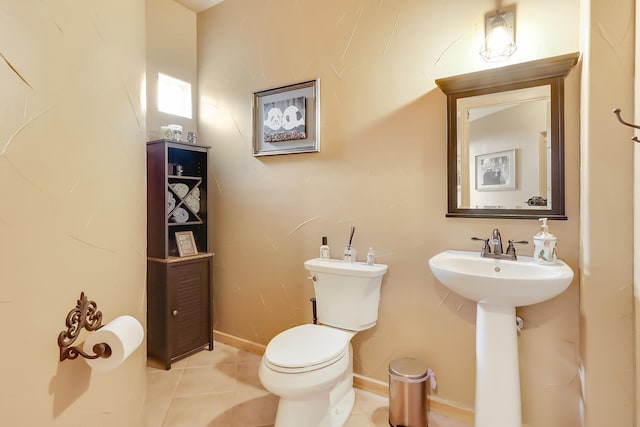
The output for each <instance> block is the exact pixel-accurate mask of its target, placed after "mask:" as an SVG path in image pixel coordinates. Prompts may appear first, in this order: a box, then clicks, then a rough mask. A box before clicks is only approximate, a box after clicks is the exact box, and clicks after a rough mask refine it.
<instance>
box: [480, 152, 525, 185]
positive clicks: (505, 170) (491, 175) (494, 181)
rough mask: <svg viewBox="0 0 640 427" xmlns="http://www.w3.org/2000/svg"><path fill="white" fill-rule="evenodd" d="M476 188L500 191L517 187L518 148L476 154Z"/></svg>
mask: <svg viewBox="0 0 640 427" xmlns="http://www.w3.org/2000/svg"><path fill="white" fill-rule="evenodd" d="M475 168H476V171H475V172H476V173H475V176H476V190H478V191H500V190H515V189H516V150H515V149H513V150H506V151H500V152H497V153H488V154H482V155H478V156H476V161H475Z"/></svg>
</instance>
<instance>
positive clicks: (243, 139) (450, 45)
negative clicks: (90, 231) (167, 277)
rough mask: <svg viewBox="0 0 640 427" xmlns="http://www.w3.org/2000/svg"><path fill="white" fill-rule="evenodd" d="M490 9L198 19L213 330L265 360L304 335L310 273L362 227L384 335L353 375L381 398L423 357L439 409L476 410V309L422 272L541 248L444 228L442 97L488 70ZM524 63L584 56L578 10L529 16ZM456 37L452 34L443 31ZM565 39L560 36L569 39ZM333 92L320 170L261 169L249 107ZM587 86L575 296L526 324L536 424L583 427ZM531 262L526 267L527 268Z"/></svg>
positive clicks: (567, 235)
mask: <svg viewBox="0 0 640 427" xmlns="http://www.w3.org/2000/svg"><path fill="white" fill-rule="evenodd" d="M494 7H495V3H494V2H492V1H481V2H469V1H462V0H454V1H449V2H442V1H422V0H406V1H377V2H367V1H359V0H327V1H323V2H315V1H293V0H273V1H270V2H255V1H248V0H234V1H225V2H223V3H221V4H219V5H217V6H215V7H214V8H212V9H209V10H207V11H205V12H203V13H201V14H199V15H198V75H199V88H200V116H199V119H200V122H199V126H200V130H201V132H202V140H203V143H206V144H210V145H212V147H213V149H212V151H211V164H212V171H211V173H212V176H211V178H212V184H213V185H212V186H211V187H212V188H214V189H215V192H214V194H213V195H212V197H211V200H212V202H211V203H212V205H213V206H212V210H213V215H212V218H213V230H212V235H211V241H212V251H213V252H215V253H216V256H215V260H214V263H215V267H214V287H215V301H214V304H215V309H216V314H215V316H216V320H215V322H216V323H215V325H216V329H218V330H220V331H223V332H226V333H229V334H232V335H236V336H238V337H241V338H245V339H248V340H251V341H254V342H259V343H263V344H266V343H267V342H268V341H269V340H270V339H271V338H272V337H273V336H274V335H275V334H277V333H278V332H280V331H282V330H284V329H286V328H288V327H290V326H292V325H295V324H300V323H305V322H309V321H310V318H311V307H310V304H309V302H308V299H309V297H311V296H312V295H313V290H312V286H311V284H310V282H309V281H308V280H307V273H306V272H305V270H304V267H303V262H304V260H305V259H308V258H312V257H315V256H317V254H318V247H319V245H320V238H321V236H323V235H326V236H328V238H329V245H330V246H331V248H332V255H333V256H334V257H337V256H338V254H339V252H340V250H341V248H342V247H343V245H344V244H345V242H346V240H347V239H348V231H349V227H350V226H351V225H354V226H356V228H357V230H356V236H355V246H356V247H357V249H358V251H359V254H360V258H362V256H364V255H365V254H366V250H367V248H368V247H369V246H372V247H373V248H374V249H375V250H376V253H377V254H378V262H381V263H385V264H388V265H389V272H388V274H387V275H386V277H385V279H384V282H383V286H382V300H381V305H380V316H379V321H378V325H377V326H376V327H375V328H373V329H371V330H368V331H365V332H362V333H360V334H358V335H357V336H356V337H355V338H354V340H353V344H354V350H355V370H356V372H357V373H359V374H362V375H365V376H368V377H372V378H375V379H378V380H381V381H386V379H387V367H388V363H389V361H390V360H392V359H393V358H396V357H400V356H414V357H418V358H419V359H421V360H423V361H424V362H425V363H426V364H427V365H428V366H429V367H431V368H432V369H433V370H434V371H435V372H436V374H437V375H438V380H439V381H438V390H437V392H436V393H435V394H434V396H436V398H439V399H444V400H447V401H450V402H452V403H454V404H457V405H461V406H465V407H473V396H474V375H475V361H474V359H475V356H474V352H475V313H476V310H475V305H474V303H473V302H471V301H468V300H465V299H463V298H461V297H459V296H457V295H455V294H452V293H449V292H448V291H447V289H446V288H444V287H443V286H442V285H441V284H439V283H438V282H437V281H436V280H435V278H434V277H433V275H432V274H431V273H430V271H429V268H428V265H427V261H428V259H429V258H430V257H431V256H433V255H434V254H436V253H438V252H440V251H442V250H445V249H468V250H479V246H478V245H477V244H476V242H472V241H470V237H471V236H488V235H489V233H490V232H491V229H492V228H493V227H494V226H498V227H500V229H501V231H502V235H503V237H504V238H512V239H531V236H532V235H533V234H534V233H535V232H536V231H537V229H538V222H537V221H534V220H494V219H447V218H445V216H444V214H445V209H446V144H445V141H446V134H445V123H446V116H445V107H446V99H445V96H444V95H443V94H442V93H441V92H440V90H439V89H437V88H436V86H435V84H434V79H436V78H439V77H444V76H450V75H455V74H461V73H466V72H470V71H475V70H478V69H481V68H482V67H486V64H484V63H483V62H482V60H481V59H480V57H479V56H478V54H477V52H478V49H479V46H480V44H481V41H482V31H483V16H484V14H485V13H486V12H488V11H490V10H491V9H492V8H494ZM517 12H518V23H517V26H518V40H519V42H518V43H519V45H520V49H519V50H518V52H517V53H516V54H515V55H514V57H513V58H512V59H511V60H510V61H509V63H513V62H521V61H527V60H533V59H539V58H543V57H547V56H555V55H560V54H564V53H569V52H575V51H578V49H579V42H578V39H579V28H578V26H579V20H578V18H577V16H578V12H579V4H578V1H577V0H576V1H566V2H561V3H560V4H558V3H557V2H552V1H540V2H535V3H532V2H522V3H521V4H518V5H517ZM443 23H446V25H443ZM559 31H562V32H563V34H565V35H566V36H564V37H557V34H558V32H559ZM315 78H320V80H321V84H320V86H321V103H322V106H321V122H322V124H321V134H322V136H321V141H322V142H321V152H320V153H314V154H296V155H287V156H275V157H274V156H272V157H260V158H254V157H252V155H251V152H252V130H251V129H252V125H251V102H252V96H251V94H252V92H254V91H257V90H262V89H267V88H272V87H277V86H281V85H285V84H291V83H296V82H301V81H305V80H309V79H315ZM579 80H580V71H579V68H576V69H575V70H574V71H572V73H571V74H570V75H569V77H568V79H567V94H566V95H567V98H566V111H567V115H566V121H565V123H566V145H567V147H566V168H567V171H566V191H567V197H566V200H567V214H568V216H569V220H568V221H562V222H558V221H554V222H552V223H551V229H552V231H553V232H554V233H555V234H556V235H557V236H558V238H559V242H560V248H559V250H560V255H561V257H562V258H563V259H565V260H566V261H567V262H568V263H569V264H570V265H571V266H572V267H573V268H574V270H575V271H576V280H574V284H573V285H572V286H571V287H570V288H569V290H568V291H567V292H565V293H564V294H563V295H561V296H559V297H558V298H555V299H554V300H552V301H549V302H546V303H543V304H538V305H535V306H532V307H526V308H523V309H520V310H519V315H520V316H521V317H523V318H524V320H525V322H526V329H525V330H524V331H523V332H522V334H521V336H520V339H519V345H520V350H521V357H520V361H521V377H522V394H523V402H524V403H523V414H524V421H525V422H527V423H530V424H531V425H536V426H545V427H577V426H579V425H580V416H579V399H580V385H579V378H578V365H579V358H580V355H579V350H580V348H579V342H578V338H579V333H578V329H579V328H578V324H579V297H578V282H579V280H578V278H579V275H578V274H577V273H578V265H577V264H578V254H579V234H578V233H579V229H578V226H579V199H578V197H579V176H578V174H579V132H578V123H579V116H578V110H579ZM532 250H533V249H532V245H529V246H528V247H525V248H522V249H521V250H520V252H521V253H522V254H525V255H531V253H532Z"/></svg>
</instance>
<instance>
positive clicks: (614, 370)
mask: <svg viewBox="0 0 640 427" xmlns="http://www.w3.org/2000/svg"><path fill="white" fill-rule="evenodd" d="M583 13H584V16H583V20H582V21H583V25H584V28H583V36H584V39H583V41H582V44H583V46H584V51H585V52H586V53H585V56H584V64H583V72H584V78H583V85H582V110H581V115H582V120H581V133H582V150H581V164H582V166H583V167H582V173H581V194H582V197H581V210H582V223H581V229H582V233H581V245H580V247H581V254H580V264H581V266H582V269H581V281H582V286H581V290H582V292H581V310H580V311H581V323H580V342H581V354H582V361H581V368H582V371H583V375H584V378H585V381H584V401H585V405H584V406H585V425H586V426H594V427H597V426H604V425H610V426H632V425H634V410H635V409H636V408H635V396H634V389H635V384H634V380H635V376H634V342H633V338H634V331H633V327H634V324H633V319H634V304H633V232H632V230H633V194H634V188H633V149H634V147H633V143H631V141H629V138H630V137H631V134H632V131H631V129H629V128H627V127H625V126H622V125H620V124H619V123H618V122H617V121H616V119H615V116H613V114H611V111H612V110H613V109H614V108H621V109H622V111H623V113H624V115H625V116H626V118H628V119H630V118H631V117H632V112H633V87H634V83H633V71H634V31H633V28H634V19H635V18H634V1H633V0H625V1H620V2H618V3H617V4H616V7H615V8H612V7H611V3H610V2H609V1H607V0H588V1H584V2H583ZM635 191H636V192H637V191H638V190H637V189H636V190H635Z"/></svg>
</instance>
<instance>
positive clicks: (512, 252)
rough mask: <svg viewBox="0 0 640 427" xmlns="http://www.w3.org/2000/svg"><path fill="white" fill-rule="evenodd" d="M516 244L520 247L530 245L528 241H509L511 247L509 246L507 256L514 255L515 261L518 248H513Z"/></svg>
mask: <svg viewBox="0 0 640 427" xmlns="http://www.w3.org/2000/svg"><path fill="white" fill-rule="evenodd" d="M514 243H515V244H519V245H528V244H529V242H527V241H526V240H509V246H507V255H513V257H514V259H515V257H516V248H515V247H514V246H513V245H514Z"/></svg>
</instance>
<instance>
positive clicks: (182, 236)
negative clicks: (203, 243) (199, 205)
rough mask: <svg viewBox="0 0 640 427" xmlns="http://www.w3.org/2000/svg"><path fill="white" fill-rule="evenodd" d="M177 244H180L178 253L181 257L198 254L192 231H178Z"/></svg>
mask: <svg viewBox="0 0 640 427" xmlns="http://www.w3.org/2000/svg"><path fill="white" fill-rule="evenodd" d="M176 245H177V246H178V253H179V254H180V256H181V257H183V256H189V255H197V254H198V248H197V247H196V241H195V239H194V238H193V232H191V231H178V232H176Z"/></svg>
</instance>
